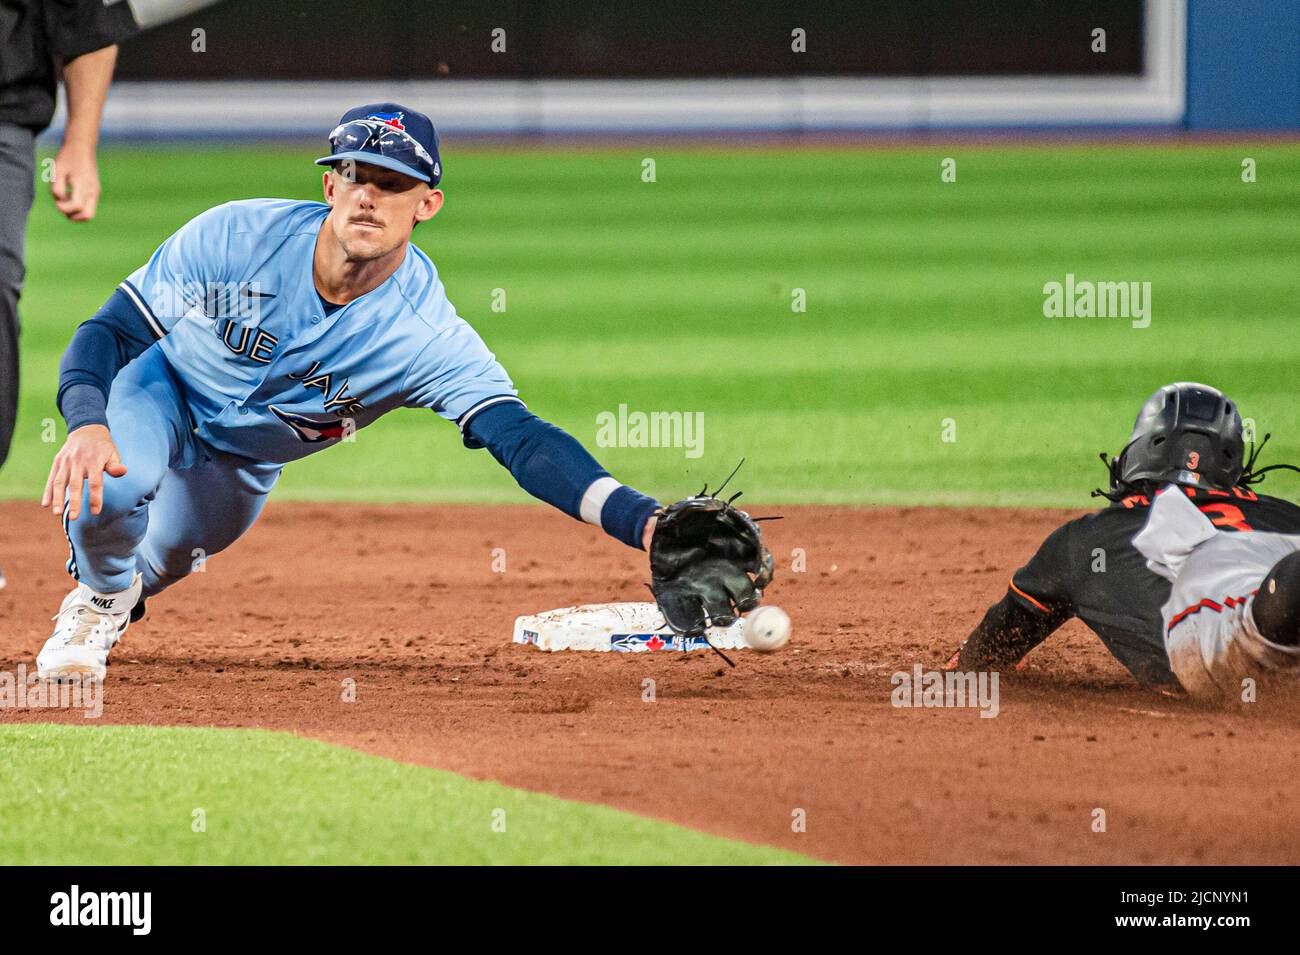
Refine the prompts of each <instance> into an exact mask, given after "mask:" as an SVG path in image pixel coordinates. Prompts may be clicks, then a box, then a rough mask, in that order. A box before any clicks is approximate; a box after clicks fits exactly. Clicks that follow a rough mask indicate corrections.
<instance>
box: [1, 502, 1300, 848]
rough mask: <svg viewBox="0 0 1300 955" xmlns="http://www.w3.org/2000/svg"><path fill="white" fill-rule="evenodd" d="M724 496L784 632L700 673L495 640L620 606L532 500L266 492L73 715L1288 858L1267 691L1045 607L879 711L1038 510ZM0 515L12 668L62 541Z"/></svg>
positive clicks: (721, 811) (574, 539)
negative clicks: (992, 664) (923, 688)
mask: <svg viewBox="0 0 1300 955" xmlns="http://www.w3.org/2000/svg"><path fill="white" fill-rule="evenodd" d="M749 510H750V512H751V513H753V514H756V515H761V514H770V513H780V514H783V515H785V520H783V521H778V522H773V523H769V524H767V525H765V530H766V534H767V537H768V541H769V543H770V545H771V547H772V550H773V552H774V554H775V555H776V558H777V567H778V572H777V578H776V580H775V582H774V584H773V585H772V587H771V588H770V589H769V592H768V599H769V600H770V601H771V602H773V603H776V604H779V605H780V606H782V607H784V608H785V609H786V610H787V611H789V612H790V614H791V616H792V617H793V619H794V636H793V638H792V641H791V644H790V646H789V647H788V648H787V649H786V650H784V651H782V652H779V653H774V654H770V655H761V654H757V653H754V652H751V651H738V652H737V653H736V654H735V659H736V660H737V663H738V666H737V668H736V669H734V670H730V669H728V668H727V667H726V666H725V665H723V664H722V662H721V660H719V659H718V658H717V657H716V656H714V655H713V654H711V653H708V652H707V651H706V652H694V653H691V654H685V655H683V654H679V653H671V652H662V651H661V652H655V653H640V654H616V653H610V654H594V653H585V654H579V653H554V654H553V653H545V652H542V651H539V650H537V649H535V648H533V647H527V646H517V645H513V644H511V643H510V634H511V626H512V623H513V620H514V617H515V616H516V615H517V614H521V613H531V612H536V611H540V610H548V609H551V608H554V607H561V606H566V605H569V604H574V603H588V602H599V601H607V600H645V599H648V595H647V592H646V588H645V582H646V580H647V576H648V575H647V571H646V567H645V559H644V555H643V554H641V553H639V552H637V551H633V550H630V549H628V548H625V547H623V546H622V545H619V544H617V543H615V542H613V541H611V540H609V539H607V538H605V537H603V535H601V534H599V533H598V532H594V531H593V529H592V528H590V527H585V526H583V525H580V524H578V523H576V522H573V521H569V520H567V519H565V518H562V517H560V516H558V515H556V514H554V513H552V512H550V511H548V510H546V509H544V508H541V507H528V506H511V507H482V506H359V505H342V504H340V505H334V504H330V505H324V504H292V503H284V504H276V503H272V504H271V505H270V506H269V507H268V508H267V512H266V514H265V515H264V516H263V518H262V519H261V520H260V521H259V523H258V525H257V526H256V527H255V528H254V529H253V530H252V531H250V532H249V533H248V534H247V535H246V536H245V537H244V539H243V540H241V541H239V542H238V543H236V544H235V546H234V547H233V548H231V549H230V551H228V552H226V553H224V554H221V555H218V556H215V557H213V558H211V559H210V560H209V562H208V563H207V565H206V569H205V571H204V572H202V573H198V574H194V575H193V576H192V577H191V578H190V579H189V580H187V581H184V582H182V583H181V584H180V585H178V586H176V587H174V588H173V589H172V590H170V591H168V592H167V593H165V594H162V595H160V596H159V597H157V598H155V599H152V600H151V601H150V602H149V613H148V616H147V617H146V619H145V620H144V621H142V622H141V623H140V624H138V625H135V626H133V627H132V628H131V630H130V631H129V632H128V634H127V635H126V637H125V639H124V641H123V643H122V644H121V645H119V647H118V648H117V649H116V650H114V653H113V658H112V666H111V667H110V669H109V676H108V680H107V684H106V686H105V692H104V715H103V720H104V721H106V722H111V723H148V724H158V725H210V726H260V727H266V728H270V729H280V730H290V731H294V732H298V733H302V734H305V735H309V736H314V737H318V738H321V739H324V740H328V741H331V742H334V743H338V744H342V745H346V746H351V747H355V748H357V749H360V750H365V751H368V752H372V753H377V754H380V755H382V756H387V757H391V758H393V759H398V760H404V761H408V762H412V763H420V764H425V765H430V766H437V767H440V768H444V769H449V770H453V771H456V772H459V773H464V774H466V775H469V776H472V777H477V778H483V779H494V780H499V781H501V782H503V783H507V784H509V785H513V786H519V787H523V788H525V789H531V790H537V791H542V792H548V793H553V794H555V795H559V796H563V797H566V798H570V799H579V800H585V801H590V802H598V803H605V804H608V805H612V806H616V807H619V808H622V809H626V810H630V811H633V812H637V813H641V814H644V815H648V816H655V817H658V818H662V819H667V820H671V821H673V822H677V823H681V824H683V825H687V826H690V827H693V828H697V829H701V830H706V831H709V832H712V833H716V834H719V835H724V836H730V837H733V838H738V839H743V840H746V841H749V842H758V843H768V844H773V845H779V846H783V847H785V848H789V849H793V850H795V851H799V852H803V853H806V854H809V855H812V856H816V857H819V858H823V859H829V860H835V861H840V862H850V863H895V864H897V863H903V864H910V863H1121V864H1125V863H1174V864H1178V863H1216V864H1217V863H1265V864H1268V863H1295V862H1297V861H1300V794H1297V793H1296V792H1295V791H1293V790H1292V788H1291V781H1292V780H1294V779H1295V778H1297V775H1300V772H1298V771H1300V738H1298V737H1297V734H1296V731H1295V726H1296V708H1295V706H1294V705H1291V704H1290V703H1287V704H1278V703H1271V702H1270V701H1269V700H1266V699H1262V700H1261V701H1260V702H1258V703H1254V704H1237V705H1235V706H1233V707H1231V708H1230V709H1228V710H1219V711H1213V710H1205V709H1202V708H1198V707H1196V706H1193V705H1192V704H1190V703H1189V702H1187V701H1185V700H1179V699H1171V698H1167V697H1163V696H1160V695H1158V694H1155V693H1152V692H1148V691H1144V690H1141V689H1139V688H1137V687H1136V686H1135V685H1134V684H1133V682H1132V680H1131V679H1130V678H1129V677H1128V675H1127V674H1126V673H1125V672H1124V671H1123V670H1122V669H1121V668H1120V667H1119V665H1118V664H1116V663H1114V662H1113V661H1112V660H1111V658H1110V657H1109V655H1108V654H1107V653H1106V652H1105V650H1104V649H1103V648H1102V647H1101V644H1100V642H1099V641H1098V640H1097V639H1096V637H1094V636H1093V635H1092V634H1091V632H1089V631H1088V630H1087V629H1086V628H1084V627H1082V626H1081V625H1079V624H1077V623H1071V624H1069V625H1067V626H1066V627H1065V628H1064V629H1063V630H1062V631H1060V632H1059V633H1058V634H1056V635H1055V636H1053V637H1052V638H1051V639H1049V640H1048V641H1047V643H1045V644H1044V645H1043V646H1042V647H1040V648H1038V649H1037V650H1035V651H1034V652H1033V653H1031V654H1030V656H1029V657H1028V659H1027V665H1026V666H1025V668H1024V669H1023V670H1022V671H1020V672H1016V673H1004V674H1002V675H1001V680H1000V687H999V688H1000V699H999V711H998V715H997V716H996V718H992V719H988V718H981V717H980V715H979V710H978V709H977V708H961V709H959V708H946V709H936V708H917V709H906V708H898V707H895V706H893V705H892V704H891V693H892V691H893V689H894V687H893V685H892V684H891V676H892V675H893V674H894V673H895V672H899V671H904V672H911V671H912V668H913V666H914V665H915V664H918V663H919V664H921V665H922V666H923V667H924V668H926V669H932V668H938V667H941V666H942V665H943V663H944V661H945V660H946V659H947V658H948V657H949V656H950V655H951V653H952V651H953V649H954V648H955V647H956V646H957V645H958V644H959V643H960V642H961V641H962V639H964V637H965V636H966V634H967V633H968V632H969V631H970V629H971V628H972V627H973V626H974V625H975V624H976V623H977V622H978V621H979V619H980V617H981V616H982V614H983V612H984V609H985V608H986V607H987V606H988V604H990V603H991V602H993V601H995V600H997V599H999V598H1000V597H1001V595H1002V594H1003V593H1004V591H1005V588H1006V581H1007V577H1008V576H1009V574H1010V572H1011V571H1012V570H1013V569H1014V568H1015V567H1016V566H1018V565H1019V564H1020V563H1023V562H1024V560H1025V559H1026V558H1027V557H1028V555H1029V554H1030V553H1032V550H1033V549H1034V548H1035V547H1036V546H1037V545H1038V543H1039V542H1040V541H1041V540H1042V538H1043V537H1044V536H1045V535H1046V534H1047V533H1048V532H1049V531H1050V530H1052V529H1053V528H1054V527H1055V526H1056V525H1057V524H1059V523H1060V522H1061V521H1062V520H1064V519H1065V518H1066V517H1067V516H1070V514H1069V513H1068V512H1064V511H1028V510H997V509H982V510H956V509H921V508H847V507H763V506H758V505H750V506H749ZM0 528H2V530H0V563H2V564H3V566H4V567H5V570H6V571H7V572H8V575H9V585H8V587H7V588H6V589H4V590H3V591H0V668H2V669H6V670H14V669H15V668H16V667H17V665H18V664H20V663H23V664H26V665H27V666H28V667H31V666H32V661H33V658H34V656H35V653H36V651H37V650H38V649H39V648H40V646H41V643H42V642H43V640H44V639H45V637H46V635H47V634H48V632H49V629H48V628H49V618H50V616H51V615H52V614H53V613H54V611H55V610H56V609H57V607H58V603H59V600H60V599H61V597H62V595H63V594H64V593H65V592H66V591H67V589H68V587H69V582H68V578H67V577H66V576H65V574H64V572H63V569H62V568H63V563H64V561H65V560H66V557H67V545H66V542H65V540H64V538H63V535H62V532H61V529H60V528H59V526H58V524H57V522H56V521H55V519H54V518H52V517H51V516H50V515H49V513H48V512H44V511H42V510H40V508H39V507H37V506H36V505H35V504H28V503H24V502H13V501H11V502H5V503H3V504H0ZM497 548H500V549H501V550H496V549H497ZM796 548H797V549H799V550H798V551H796ZM800 554H802V557H800ZM800 560H801V561H802V562H803V564H804V568H805V569H803V570H802V571H798V572H796V571H794V570H793V569H792V565H794V564H795V563H796V562H798V561H800ZM503 561H504V571H503V572H502V563H503ZM349 679H350V680H354V681H355V702H345V696H346V693H345V690H346V689H347V685H346V684H345V682H344V681H346V680H349ZM648 679H649V680H653V681H654V684H653V688H654V699H653V701H647V700H646V697H647V695H648V694H647V692H646V690H647V686H648V684H646V683H645V681H646V680H648ZM0 720H5V721H14V720H18V721H31V722H47V721H50V720H58V721H67V722H74V721H75V722H84V719H83V717H82V715H81V713H80V712H79V711H78V712H60V711H52V710H16V709H3V710H0ZM10 771H12V772H21V771H22V769H21V766H16V767H11V769H10ZM1097 809H1102V810H1104V812H1105V823H1106V827H1105V828H1106V831H1104V832H1097V831H1094V829H1095V824H1094V821H1095V819H1097V818H1098V817H1097V815H1096V813H1095V810H1097ZM798 810H802V811H803V812H802V814H800V813H798V812H797V811H798ZM800 818H802V819H803V820H804V823H805V825H804V829H805V831H802V832H798V831H795V829H797V828H798V826H797V825H796V823H797V822H798V820H799V819H800ZM629 861H635V860H629Z"/></svg>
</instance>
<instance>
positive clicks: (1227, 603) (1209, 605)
mask: <svg viewBox="0 0 1300 955" xmlns="http://www.w3.org/2000/svg"><path fill="white" fill-rule="evenodd" d="M1257 593H1259V590H1258V589H1256V590H1252V591H1251V592H1250V593H1249V594H1247V595H1246V596H1245V597H1225V598H1224V601H1223V603H1222V604H1217V603H1215V602H1214V601H1213V600H1211V599H1210V598H1208V597H1206V598H1205V599H1204V600H1202V601H1201V602H1200V603H1195V604H1192V605H1191V606H1190V607H1188V608H1187V609H1186V610H1183V611H1180V612H1179V613H1176V614H1174V616H1173V617H1172V618H1171V619H1170V621H1169V626H1168V627H1167V628H1166V629H1167V630H1172V629H1174V627H1176V626H1178V624H1179V623H1181V622H1182V621H1183V620H1184V619H1185V618H1186V617H1189V616H1191V615H1192V614H1194V613H1197V612H1199V611H1201V610H1213V611H1214V612H1215V613H1223V611H1224V608H1227V609H1229V610H1231V609H1232V608H1233V607H1237V606H1243V605H1245V603H1246V601H1247V600H1249V599H1250V598H1251V597H1253V596H1255V594H1257Z"/></svg>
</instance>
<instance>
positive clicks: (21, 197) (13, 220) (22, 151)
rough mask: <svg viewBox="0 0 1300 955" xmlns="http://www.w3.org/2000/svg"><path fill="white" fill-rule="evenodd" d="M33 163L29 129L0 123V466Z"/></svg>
mask: <svg viewBox="0 0 1300 955" xmlns="http://www.w3.org/2000/svg"><path fill="white" fill-rule="evenodd" d="M35 164H36V148H35V142H34V139H33V137H32V134H31V133H30V132H29V131H28V130H26V129H22V128H21V127H18V126H11V125H9V124H7V123H0V466H2V465H3V464H4V462H5V458H7V457H8V456H9V443H10V441H11V439H12V438H13V432H14V422H15V419H16V418H17V416H18V327H19V326H18V296H19V294H20V293H21V292H22V288H23V275H24V269H23V241H24V237H25V236H26V233H27V213H28V212H29V211H30V210H31V207H32V197H33V192H34V178H35Z"/></svg>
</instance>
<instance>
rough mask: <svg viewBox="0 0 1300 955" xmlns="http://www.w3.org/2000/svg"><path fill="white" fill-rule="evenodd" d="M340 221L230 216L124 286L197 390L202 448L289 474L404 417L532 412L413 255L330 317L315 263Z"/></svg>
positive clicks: (265, 202)
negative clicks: (319, 246) (302, 462)
mask: <svg viewBox="0 0 1300 955" xmlns="http://www.w3.org/2000/svg"><path fill="white" fill-rule="evenodd" d="M328 212H329V207H328V206H327V205H325V204H324V203H320V202H301V201H292V200H282V199H249V200H244V201H239V202H230V203H226V204H225V205H221V206H217V207H216V208H214V209H210V210H208V211H207V212H205V213H203V214H202V215H199V216H197V217H196V218H194V219H193V220H191V221H190V222H189V223H187V224H186V225H185V226H183V227H182V228H181V229H180V230H179V231H177V232H176V233H175V234H174V235H172V236H171V237H170V238H169V239H167V241H166V242H164V243H163V244H162V246H161V247H159V249H158V250H157V251H156V252H155V253H154V254H153V257H152V258H150V260H149V262H148V263H147V264H146V265H144V266H142V267H141V268H139V269H137V270H136V271H135V272H133V273H132V274H131V276H130V277H129V278H128V279H127V280H126V281H124V282H123V283H122V285H121V286H120V288H121V289H122V291H123V292H124V293H126V295H127V297H128V298H130V300H131V301H132V302H133V303H134V305H135V307H136V308H137V309H139V310H140V312H141V314H142V315H143V316H144V318H145V320H146V321H147V322H148V324H149V327H150V328H151V329H152V331H153V333H154V335H156V336H157V337H158V338H159V340H160V341H159V345H158V347H160V348H161V349H162V351H163V353H164V354H165V356H166V358H167V361H168V363H169V364H170V365H171V366H172V368H173V369H174V370H175V372H176V373H177V375H178V376H179V377H180V379H181V380H182V382H183V383H184V386H185V389H184V390H185V399H186V403H187V404H188V406H189V411H190V415H191V417H192V418H193V422H194V426H195V431H196V432H197V434H198V436H199V437H200V438H202V439H203V440H204V441H205V442H207V443H208V444H210V445H212V446H214V447H216V448H218V449H220V450H223V451H228V452H231V453H233V454H238V455H242V456H244V457H247V458H251V459H253V460H255V461H261V462H266V463H272V464H283V463H286V462H288V461H292V460H294V459H296V458H301V457H304V456H306V455H308V454H310V453H312V452H313V451H318V450H320V449H321V448H325V447H328V446H330V445H331V444H335V443H337V442H338V441H339V440H342V439H344V438H345V437H347V435H348V434H349V432H350V431H353V430H359V429H360V428H363V427H365V426H366V425H368V424H370V423H371V422H372V421H375V420H376V419H377V418H379V417H380V416H381V415H383V414H384V413H385V412H388V411H391V410H392V409H394V408H398V407H415V408H430V409H432V410H434V411H436V412H437V413H438V414H440V415H441V416H442V417H444V418H447V419H449V420H451V421H455V422H458V423H461V424H463V423H464V422H465V421H467V420H468V419H469V418H470V417H472V415H474V414H476V413H477V412H478V411H479V410H481V409H482V408H485V407H488V406H490V405H492V404H496V403H499V402H505V401H510V402H518V401H519V398H518V396H517V394H518V393H517V392H516V391H515V388H514V386H513V384H512V383H511V381H510V378H509V376H507V375H506V372H505V370H504V369H503V368H502V367H501V365H500V364H499V363H498V362H497V360H496V358H495V356H493V354H492V353H491V352H490V351H489V350H488V349H487V346H486V345H484V343H483V341H482V339H481V338H479V336H478V333H477V332H475V331H474V329H473V328H471V327H470V325H469V324H468V323H467V322H465V321H464V320H463V319H462V318H460V317H459V316H458V315H457V314H456V310H455V308H453V307H452V304H451V302H449V301H448V300H447V292H446V290H445V289H444V288H443V284H442V282H441V280H439V278H438V271H437V269H436V268H434V265H433V263H432V262H430V261H429V258H428V256H426V255H425V254H424V253H423V252H421V251H420V250H419V249H417V248H416V247H415V246H414V245H411V246H409V247H408V249H407V253H406V257H405V259H404V260H403V261H402V264H401V265H400V266H399V267H398V269H397V271H396V272H394V273H393V275H392V276H390V277H389V278H388V280H387V281H385V282H384V283H383V284H382V285H380V286H379V287H378V288H376V289H374V290H372V291H370V292H368V293H366V294H365V295H363V296H361V297H360V298H358V299H356V300H355V301H353V302H351V303H349V304H347V305H345V306H343V307H341V308H337V309H335V310H334V311H333V312H331V313H327V310H326V309H325V307H324V305H323V303H322V302H321V300H320V296H319V295H318V294H317V292H316V287H315V282H314V280H313V277H312V257H313V253H314V250H315V246H316V238H317V235H318V233H319V232H320V229H321V225H322V223H323V222H324V220H325V217H326V215H327V213H328Z"/></svg>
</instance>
